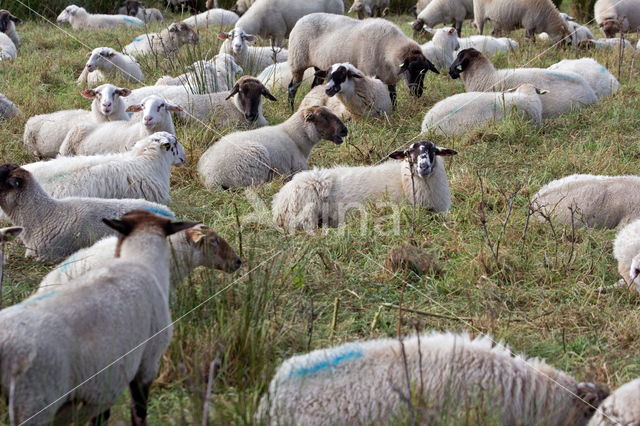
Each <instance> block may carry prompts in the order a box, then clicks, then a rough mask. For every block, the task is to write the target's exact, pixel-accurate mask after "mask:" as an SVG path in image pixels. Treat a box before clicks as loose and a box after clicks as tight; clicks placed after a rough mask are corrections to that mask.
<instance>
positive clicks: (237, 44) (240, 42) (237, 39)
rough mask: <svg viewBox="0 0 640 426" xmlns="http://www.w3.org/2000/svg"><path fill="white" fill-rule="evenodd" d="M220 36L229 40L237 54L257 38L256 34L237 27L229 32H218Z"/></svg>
mask: <svg viewBox="0 0 640 426" xmlns="http://www.w3.org/2000/svg"><path fill="white" fill-rule="evenodd" d="M218 38H219V39H221V40H229V42H230V43H231V49H232V50H233V53H235V54H239V53H240V52H242V51H243V50H246V49H248V48H249V43H253V42H255V41H256V40H257V37H256V36H254V35H253V34H247V33H246V32H245V31H244V30H243V29H242V28H235V29H233V30H231V31H229V32H228V33H220V34H218Z"/></svg>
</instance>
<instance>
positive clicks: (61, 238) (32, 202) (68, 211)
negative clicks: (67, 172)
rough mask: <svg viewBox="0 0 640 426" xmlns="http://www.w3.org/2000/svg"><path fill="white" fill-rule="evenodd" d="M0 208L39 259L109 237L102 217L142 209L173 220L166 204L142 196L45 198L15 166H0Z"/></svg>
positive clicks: (59, 255) (52, 257)
mask: <svg viewBox="0 0 640 426" xmlns="http://www.w3.org/2000/svg"><path fill="white" fill-rule="evenodd" d="M0 208H2V211H3V212H4V213H5V215H7V217H8V218H9V220H10V221H11V223H13V224H14V225H16V226H21V227H23V228H25V230H24V232H23V233H22V234H21V235H20V239H21V240H22V242H23V243H24V245H25V246H26V247H27V250H26V254H25V256H26V257H35V258H36V259H37V260H40V261H51V260H57V259H60V258H62V257H66V256H69V255H70V254H71V253H74V252H76V251H78V250H79V249H81V248H83V247H87V246H89V245H91V244H93V243H94V242H95V241H97V240H98V239H100V238H102V237H104V236H107V235H113V234H114V232H113V230H111V229H110V228H109V227H107V226H105V225H104V224H103V223H102V222H101V219H102V218H103V217H105V216H106V217H118V216H121V215H123V214H124V213H126V212H128V211H131V210H134V209H141V210H146V211H150V212H153V213H156V214H159V215H162V216H165V217H170V218H173V213H172V212H171V210H169V209H168V208H167V207H165V206H163V205H161V204H157V203H152V202H150V201H146V200H131V199H124V200H113V199H103V198H81V197H69V198H61V199H55V198H52V197H51V196H49V194H47V193H46V191H45V190H44V189H43V188H42V186H41V185H40V184H39V183H38V181H37V180H36V179H35V178H34V177H33V176H32V175H31V173H29V172H28V171H27V170H25V169H23V168H21V167H19V166H18V165H16V164H4V165H2V166H0Z"/></svg>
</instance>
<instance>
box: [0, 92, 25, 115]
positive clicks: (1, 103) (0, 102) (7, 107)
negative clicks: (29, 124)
mask: <svg viewBox="0 0 640 426" xmlns="http://www.w3.org/2000/svg"><path fill="white" fill-rule="evenodd" d="M22 115H23V114H22V111H20V109H19V108H18V107H17V106H16V104H14V103H13V102H11V101H10V100H9V98H7V97H6V96H5V95H3V94H2V93H0V121H2V120H11V119H13V118H16V117H22Z"/></svg>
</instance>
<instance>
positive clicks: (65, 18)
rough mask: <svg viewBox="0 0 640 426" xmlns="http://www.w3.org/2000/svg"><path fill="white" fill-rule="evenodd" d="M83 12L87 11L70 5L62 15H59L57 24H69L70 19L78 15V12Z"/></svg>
mask: <svg viewBox="0 0 640 426" xmlns="http://www.w3.org/2000/svg"><path fill="white" fill-rule="evenodd" d="M81 10H82V11H85V10H84V9H83V8H81V7H78V6H76V5H75V4H72V5H69V6H67V7H65V9H64V10H63V11H62V13H60V15H58V17H57V18H56V22H59V23H65V22H69V19H70V18H71V17H72V16H75V15H77V14H78V12H80V11H81ZM85 12H86V11H85Z"/></svg>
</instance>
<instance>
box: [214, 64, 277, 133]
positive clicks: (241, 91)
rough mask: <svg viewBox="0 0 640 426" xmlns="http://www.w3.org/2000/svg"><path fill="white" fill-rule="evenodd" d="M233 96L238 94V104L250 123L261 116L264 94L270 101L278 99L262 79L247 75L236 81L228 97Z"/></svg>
mask: <svg viewBox="0 0 640 426" xmlns="http://www.w3.org/2000/svg"><path fill="white" fill-rule="evenodd" d="M233 96H236V100H235V102H236V105H237V106H238V108H239V109H240V110H241V111H242V113H244V117H245V118H246V119H247V121H248V122H249V123H254V122H255V121H256V120H257V119H258V118H259V117H260V105H261V103H262V96H264V97H265V98H267V99H269V100H270V101H277V99H276V98H275V97H274V96H273V95H272V94H271V93H270V92H269V89H267V88H266V87H265V86H264V84H262V82H261V81H260V80H258V79H257V78H255V77H251V76H247V75H245V76H243V77H242V78H240V80H238V81H237V82H236V84H235V85H234V86H233V88H232V89H231V92H230V93H229V96H227V97H226V99H227V100H228V99H230V98H231V97H233Z"/></svg>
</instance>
